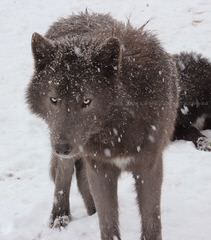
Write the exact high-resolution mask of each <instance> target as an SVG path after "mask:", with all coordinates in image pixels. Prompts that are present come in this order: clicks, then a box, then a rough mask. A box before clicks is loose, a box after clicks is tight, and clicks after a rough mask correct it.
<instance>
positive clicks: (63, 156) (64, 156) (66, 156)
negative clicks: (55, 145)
mask: <svg viewBox="0 0 211 240" xmlns="http://www.w3.org/2000/svg"><path fill="white" fill-rule="evenodd" d="M54 155H55V156H57V157H58V158H60V159H61V160H62V159H69V160H75V159H78V158H80V157H81V156H80V155H81V154H80V153H75V154H73V153H70V154H60V153H57V152H55V151H54Z"/></svg>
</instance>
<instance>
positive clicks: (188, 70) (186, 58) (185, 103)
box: [174, 52, 211, 151]
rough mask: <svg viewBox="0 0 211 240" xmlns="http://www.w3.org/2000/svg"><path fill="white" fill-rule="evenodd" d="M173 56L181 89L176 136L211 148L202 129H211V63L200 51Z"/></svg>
mask: <svg viewBox="0 0 211 240" xmlns="http://www.w3.org/2000/svg"><path fill="white" fill-rule="evenodd" d="M174 60H175V61H176V64H177V69H178V73H179V78H180V90H181V91H180V100H179V108H178V113H177V121H176V126H175V132H174V139H184V140H187V141H192V142H193V143H194V145H195V146H196V148H197V149H199V150H203V151H211V142H210V141H209V140H208V139H207V137H206V136H204V135H203V134H202V133H201V132H200V131H201V130H204V129H211V63H210V61H209V60H208V59H207V58H205V57H203V56H202V55H201V54H196V53H185V52H183V53H181V54H177V55H174Z"/></svg>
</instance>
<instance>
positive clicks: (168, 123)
mask: <svg viewBox="0 0 211 240" xmlns="http://www.w3.org/2000/svg"><path fill="white" fill-rule="evenodd" d="M32 51H33V56H34V60H35V73H34V75H33V77H32V80H31V83H30V85H29V87H28V92H27V99H28V103H29V105H30V108H31V110H32V112H34V113H36V114H37V115H38V116H40V117H42V118H43V119H44V120H45V121H46V122H47V124H48V126H49V129H50V134H51V143H52V164H51V165H52V167H51V173H52V177H53V179H54V182H55V201H54V205H53V210H52V226H63V225H65V224H67V222H68V220H69V219H70V211H69V189H70V183H71V177H72V173H73V168H74V164H76V175H77V178H78V185H79V189H80V190H81V193H82V196H83V198H84V200H85V204H86V206H87V209H88V213H89V214H92V213H94V212H95V206H96V209H97V213H98V217H99V224H100V230H101V239H103V240H113V239H120V233H119V227H118V225H119V224H118V200H117V180H118V177H119V175H120V173H121V171H122V170H126V171H131V172H132V174H133V176H134V179H135V184H136V190H137V202H138V206H139V209H140V214H141V216H142V237H141V239H142V240H161V239H162V237H161V217H160V195H161V185H162V152H163V149H164V147H165V146H166V145H167V143H168V141H169V139H170V138H171V136H172V132H173V129H174V124H175V118H176V111H177V106H178V87H177V81H178V76H177V70H176V66H175V64H174V62H173V61H172V58H171V57H170V56H169V55H168V54H167V53H166V52H165V51H164V50H163V48H162V47H161V46H160V44H159V41H158V40H157V39H156V38H155V37H154V36H152V35H151V34H149V33H147V32H145V31H144V30H143V28H141V29H135V28H133V27H132V26H131V25H130V24H129V23H128V24H127V25H124V24H122V23H120V22H118V21H116V20H114V19H113V18H112V17H110V16H109V15H102V14H88V13H87V12H86V13H84V14H79V15H72V16H70V17H69V18H67V19H61V20H59V21H58V22H56V23H54V24H53V25H52V26H51V27H50V29H49V30H48V32H47V33H46V35H45V36H44V37H43V36H41V35H39V34H37V33H34V34H33V36H32ZM78 159H83V161H82V160H80V161H77V160H78ZM86 173H87V177H88V182H87V178H86ZM88 183H89V184H88ZM89 186H90V190H91V193H92V196H93V199H94V202H93V200H92V196H91V195H90V193H89ZM94 203H95V204H94Z"/></svg>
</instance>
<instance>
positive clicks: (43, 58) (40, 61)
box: [31, 32, 54, 71]
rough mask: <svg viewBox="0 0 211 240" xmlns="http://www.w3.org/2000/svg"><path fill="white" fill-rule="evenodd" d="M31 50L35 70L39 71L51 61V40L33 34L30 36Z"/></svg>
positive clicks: (52, 48) (52, 47) (52, 46)
mask: <svg viewBox="0 0 211 240" xmlns="http://www.w3.org/2000/svg"><path fill="white" fill-rule="evenodd" d="M31 48H32V53H33V56H34V60H35V68H36V70H38V71H41V70H42V69H43V68H44V67H45V66H46V64H47V63H48V62H49V61H51V60H52V59H53V50H54V45H53V43H52V41H51V40H49V39H47V38H45V37H43V36H41V35H40V34H38V33H36V32H35V33H33V35H32V40H31Z"/></svg>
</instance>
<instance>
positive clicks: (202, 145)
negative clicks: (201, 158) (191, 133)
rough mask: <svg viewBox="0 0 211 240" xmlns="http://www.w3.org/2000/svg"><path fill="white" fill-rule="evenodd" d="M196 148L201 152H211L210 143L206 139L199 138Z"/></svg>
mask: <svg viewBox="0 0 211 240" xmlns="http://www.w3.org/2000/svg"><path fill="white" fill-rule="evenodd" d="M196 147H197V149H198V150H201V151H207V152H210V151H211V142H210V141H209V140H208V139H207V138H206V137H200V138H199V139H198V140H197V143H196Z"/></svg>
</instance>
